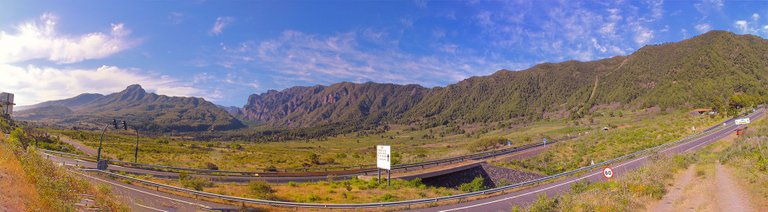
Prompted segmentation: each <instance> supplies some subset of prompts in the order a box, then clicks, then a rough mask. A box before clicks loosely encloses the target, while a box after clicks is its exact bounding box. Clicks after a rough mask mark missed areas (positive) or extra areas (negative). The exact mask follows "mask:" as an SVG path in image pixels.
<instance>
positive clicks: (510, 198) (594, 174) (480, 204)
mask: <svg viewBox="0 0 768 212" xmlns="http://www.w3.org/2000/svg"><path fill="white" fill-rule="evenodd" d="M763 113H764V111H763V110H760V111H758V112H756V113H753V114H751V115H749V117H750V118H751V119H753V120H754V119H755V118H758V117H761V116H762V115H763ZM737 128H739V127H738V126H737V125H735V124H734V123H733V122H732V121H729V122H728V123H727V126H726V127H724V128H722V129H720V130H718V131H717V132H713V133H712V134H709V135H707V136H702V137H699V138H696V139H693V140H691V141H689V142H685V143H682V144H678V145H675V146H672V147H669V148H667V149H664V150H661V151H659V153H661V154H667V155H671V154H679V153H684V152H690V151H695V150H697V149H700V148H702V147H704V146H705V145H707V144H709V143H712V142H714V141H717V140H720V139H722V138H724V137H726V136H728V135H729V134H731V133H734V131H735V130H736V129H737ZM647 162H649V159H648V156H647V155H646V156H642V157H638V158H633V159H630V160H627V161H622V162H619V163H616V164H612V165H611V166H610V167H612V168H613V170H614V172H615V175H617V176H621V175H623V174H624V173H626V172H627V171H631V170H634V169H637V168H639V167H642V166H643V165H644V164H646V163H647ZM582 180H586V181H589V182H597V181H604V180H606V179H605V178H604V177H603V176H602V170H593V171H590V172H588V173H586V174H583V175H581V176H574V177H567V178H565V179H564V180H559V181H555V182H551V183H546V184H541V185H537V186H534V187H531V188H526V189H523V190H520V191H515V192H512V193H508V194H504V195H499V196H495V197H490V198H485V199H480V200H474V201H468V202H464V203H459V204H452V205H443V206H438V207H433V208H424V209H417V210H414V211H510V209H511V208H512V207H514V206H515V205H520V206H525V205H527V204H529V203H531V202H533V201H535V200H536V199H537V198H538V196H539V195H541V194H546V195H547V196H554V195H557V194H558V193H563V192H567V191H569V189H570V188H571V184H573V183H576V182H579V181H582Z"/></svg>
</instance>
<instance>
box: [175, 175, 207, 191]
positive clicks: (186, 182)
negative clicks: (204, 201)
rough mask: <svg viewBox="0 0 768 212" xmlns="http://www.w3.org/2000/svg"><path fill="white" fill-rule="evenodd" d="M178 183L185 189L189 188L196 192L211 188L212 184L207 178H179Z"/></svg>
mask: <svg viewBox="0 0 768 212" xmlns="http://www.w3.org/2000/svg"><path fill="white" fill-rule="evenodd" d="M179 182H180V183H181V185H182V186H184V187H185V188H191V189H194V190H196V191H202V190H203V188H205V187H211V186H213V182H211V181H210V180H208V179H207V178H201V177H186V178H185V179H182V178H179Z"/></svg>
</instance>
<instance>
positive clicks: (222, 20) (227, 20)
mask: <svg viewBox="0 0 768 212" xmlns="http://www.w3.org/2000/svg"><path fill="white" fill-rule="evenodd" d="M234 21H235V18H233V17H228V16H225V17H218V18H216V21H215V22H214V23H213V27H211V30H209V31H208V33H209V34H210V35H220V34H221V33H222V32H223V31H224V28H225V27H227V26H228V25H229V24H231V23H232V22H234Z"/></svg>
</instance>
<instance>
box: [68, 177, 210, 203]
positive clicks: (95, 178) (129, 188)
mask: <svg viewBox="0 0 768 212" xmlns="http://www.w3.org/2000/svg"><path fill="white" fill-rule="evenodd" d="M75 173H77V174H79V175H82V176H84V177H87V178H91V179H94V180H98V181H101V182H104V183H108V184H111V185H114V186H118V187H121V188H125V189H128V190H132V191H136V192H139V193H142V194H146V195H150V196H155V197H160V198H163V199H167V200H171V201H175V202H180V203H185V204H189V205H194V206H198V207H202V208H205V209H211V207H208V206H206V205H203V204H199V203H194V202H188V201H184V200H180V199H175V198H171V197H166V196H163V195H158V194H153V193H149V192H146V191H142V190H138V189H135V188H131V187H128V186H124V185H120V184H117V183H113V182H110V181H107V180H103V179H101V178H98V177H93V176H90V175H87V174H82V173H78V172H75Z"/></svg>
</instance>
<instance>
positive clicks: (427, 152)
mask: <svg viewBox="0 0 768 212" xmlns="http://www.w3.org/2000/svg"><path fill="white" fill-rule="evenodd" d="M594 114H596V115H594V116H592V117H590V118H584V119H581V120H576V121H573V120H570V121H569V120H544V121H540V122H536V123H532V124H528V125H516V126H502V125H501V124H497V123H489V124H473V125H467V126H462V127H460V130H457V128H456V127H448V126H438V127H435V128H430V129H426V130H412V129H410V128H409V127H407V126H391V128H390V130H388V131H386V132H384V133H380V134H373V135H358V134H345V135H340V136H337V137H330V138H327V139H323V140H297V141H286V142H270V143H252V142H202V141H191V140H185V139H183V138H179V137H161V138H140V141H139V143H140V147H139V148H140V153H139V162H141V163H151V164H160V165H169V166H179V167H191V168H207V167H209V165H208V164H207V163H208V162H210V163H212V164H214V165H215V166H216V167H217V168H219V169H221V170H239V171H249V170H254V169H263V168H267V167H276V168H302V167H332V166H345V165H353V166H356V165H365V164H372V163H374V161H375V154H374V152H375V148H374V146H375V145H377V144H388V145H391V146H392V149H393V152H394V154H393V163H395V164H397V163H412V162H419V161H425V160H433V159H439V158H446V157H451V156H460V155H466V154H469V153H471V152H473V151H477V149H478V148H476V146H477V145H476V143H477V142H479V141H480V140H483V139H484V138H502V139H508V140H510V141H511V142H512V146H519V145H524V144H529V143H534V142H541V141H542V139H543V138H545V137H546V138H550V139H560V138H563V137H567V136H578V135H580V134H581V135H586V133H587V132H597V131H599V130H600V129H602V128H603V127H611V128H621V127H626V126H629V125H631V124H633V123H634V122H636V121H637V120H644V119H646V118H647V117H650V116H657V115H656V114H654V113H648V112H642V111H639V112H631V111H618V110H604V111H597V112H595V113H594ZM676 116H682V115H681V114H674V115H663V117H669V118H672V117H676ZM49 131H50V132H52V133H53V134H55V135H63V136H66V137H69V138H72V139H75V140H78V141H81V142H83V143H84V144H86V145H88V146H91V147H94V148H95V147H97V146H98V139H99V133H100V132H94V131H74V130H49ZM117 132H118V133H114V132H110V133H108V134H107V136H106V138H105V145H104V154H105V155H106V156H108V157H110V158H113V159H118V160H126V161H132V160H133V150H134V145H135V139H136V138H135V135H133V134H132V133H130V132H125V131H117ZM462 132H463V133H462ZM502 146H503V145H495V146H490V147H489V148H482V149H481V150H483V149H485V150H487V149H493V148H503V147H502ZM486 147H487V146H486Z"/></svg>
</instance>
